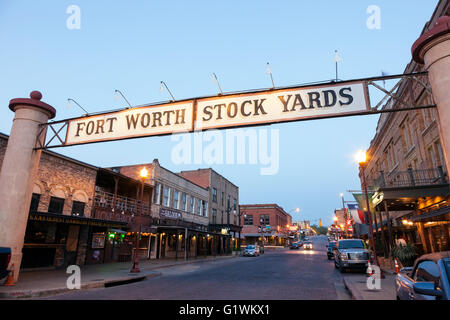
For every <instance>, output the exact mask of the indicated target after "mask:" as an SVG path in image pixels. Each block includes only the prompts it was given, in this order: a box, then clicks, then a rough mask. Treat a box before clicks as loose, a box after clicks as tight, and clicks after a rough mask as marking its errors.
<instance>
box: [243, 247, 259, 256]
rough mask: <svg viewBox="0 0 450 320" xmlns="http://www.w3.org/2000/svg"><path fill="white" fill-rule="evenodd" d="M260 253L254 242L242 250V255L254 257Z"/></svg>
mask: <svg viewBox="0 0 450 320" xmlns="http://www.w3.org/2000/svg"><path fill="white" fill-rule="evenodd" d="M260 254H261V253H260V250H259V246H258V245H255V244H249V245H248V246H247V247H246V248H245V250H244V256H250V257H256V256H259V255H260Z"/></svg>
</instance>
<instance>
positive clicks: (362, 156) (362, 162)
mask: <svg viewBox="0 0 450 320" xmlns="http://www.w3.org/2000/svg"><path fill="white" fill-rule="evenodd" d="M356 160H357V161H358V163H359V167H360V168H361V178H362V183H363V187H364V196H365V198H366V206H367V213H368V216H369V233H370V243H371V247H372V250H373V257H374V260H375V265H377V266H378V267H380V263H379V262H378V256H377V250H376V249H375V240H374V237H373V226H372V223H373V222H372V213H371V212H370V206H369V195H368V193H367V183H366V174H365V171H364V170H365V166H366V164H367V156H366V153H365V152H364V151H362V150H360V151H358V153H357V155H356ZM380 273H381V278H384V275H383V272H382V271H381V268H380Z"/></svg>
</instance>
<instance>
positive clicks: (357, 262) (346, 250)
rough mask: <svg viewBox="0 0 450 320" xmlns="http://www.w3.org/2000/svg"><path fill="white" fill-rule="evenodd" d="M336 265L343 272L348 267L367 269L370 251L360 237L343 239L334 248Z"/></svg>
mask: <svg viewBox="0 0 450 320" xmlns="http://www.w3.org/2000/svg"><path fill="white" fill-rule="evenodd" d="M333 255H334V267H335V268H336V269H339V271H340V272H341V273H343V272H344V271H345V270H347V269H360V270H366V269H367V266H368V263H369V260H370V253H369V250H368V249H367V247H366V245H365V243H364V241H362V240H360V239H342V240H339V241H338V242H337V244H336V248H334V249H333Z"/></svg>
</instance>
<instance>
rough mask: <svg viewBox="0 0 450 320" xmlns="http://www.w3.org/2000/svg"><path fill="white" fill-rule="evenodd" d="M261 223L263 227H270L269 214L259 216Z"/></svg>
mask: <svg viewBox="0 0 450 320" xmlns="http://www.w3.org/2000/svg"><path fill="white" fill-rule="evenodd" d="M259 221H260V222H261V224H262V225H269V224H270V221H269V215H268V214H261V215H260V216H259Z"/></svg>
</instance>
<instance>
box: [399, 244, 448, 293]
mask: <svg viewBox="0 0 450 320" xmlns="http://www.w3.org/2000/svg"><path fill="white" fill-rule="evenodd" d="M449 278H450V251H444V252H436V253H431V254H426V255H423V256H421V257H420V258H418V259H416V261H415V262H414V266H413V267H406V268H403V269H401V270H400V272H399V273H398V274H397V276H396V278H395V291H396V294H397V300H450V284H449Z"/></svg>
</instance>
